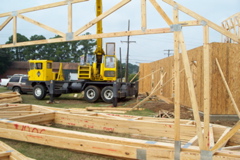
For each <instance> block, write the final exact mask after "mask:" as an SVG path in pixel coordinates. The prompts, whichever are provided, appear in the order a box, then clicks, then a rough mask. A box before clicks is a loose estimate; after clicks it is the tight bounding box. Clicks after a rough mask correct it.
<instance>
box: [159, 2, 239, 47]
mask: <svg viewBox="0 0 240 160" xmlns="http://www.w3.org/2000/svg"><path fill="white" fill-rule="evenodd" d="M163 1H164V2H166V3H168V4H169V5H171V6H173V7H174V6H175V7H177V8H178V9H179V10H181V11H182V12H184V13H186V14H188V15H189V16H191V17H193V18H195V19H197V20H198V21H205V22H206V23H207V25H208V26H209V27H211V28H212V29H214V30H216V31H218V32H219V33H221V34H223V35H225V36H227V37H229V38H231V39H232V40H234V41H236V42H238V43H240V39H239V38H238V37H237V36H236V35H234V34H232V33H231V32H228V31H227V30H225V29H224V28H222V27H221V26H219V25H217V24H215V23H213V22H212V21H210V20H208V19H206V18H204V17H202V16H200V15H199V14H197V13H195V12H193V11H191V10H190V9H188V8H186V7H184V6H182V5H180V4H179V3H177V2H175V1H173V0H163Z"/></svg>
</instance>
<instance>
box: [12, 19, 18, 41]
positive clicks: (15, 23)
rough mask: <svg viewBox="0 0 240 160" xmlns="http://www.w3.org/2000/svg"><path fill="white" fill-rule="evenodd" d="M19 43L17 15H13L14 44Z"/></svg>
mask: <svg viewBox="0 0 240 160" xmlns="http://www.w3.org/2000/svg"><path fill="white" fill-rule="evenodd" d="M16 43H17V16H13V44H16Z"/></svg>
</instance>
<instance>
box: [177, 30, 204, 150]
mask: <svg viewBox="0 0 240 160" xmlns="http://www.w3.org/2000/svg"><path fill="white" fill-rule="evenodd" d="M179 41H180V46H181V50H182V59H183V65H184V69H185V74H186V78H187V84H188V90H189V96H190V99H191V104H192V108H193V115H194V120H195V121H196V130H197V135H198V143H199V147H200V149H203V135H202V131H201V130H202V128H201V123H200V117H199V110H198V103H197V98H196V93H195V90H194V83H193V78H192V73H191V70H190V63H189V59H188V55H187V50H186V46H185V43H184V38H183V33H182V32H179Z"/></svg>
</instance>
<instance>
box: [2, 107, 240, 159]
mask: <svg viewBox="0 0 240 160" xmlns="http://www.w3.org/2000/svg"><path fill="white" fill-rule="evenodd" d="M23 111H28V113H29V114H27V115H22V114H21V112H23ZM36 112H38V113H36ZM3 115H4V116H5V117H8V118H4V119H0V132H1V134H0V135H1V137H3V138H8V139H14V140H20V141H26V142H31V143H37V144H42V145H48V146H53V147H60V148H65V149H73V150H77V151H83V152H91V153H96V154H104V155H108V156H113V157H121V158H129V159H141V160H144V159H148V160H151V159H163V158H165V159H173V158H174V152H175V149H174V148H175V147H174V143H173V142H174V132H175V129H174V119H166V118H160V119H159V118H151V117H137V116H131V115H119V114H103V113H92V112H86V111H81V110H79V109H60V108H51V107H44V106H38V105H28V104H19V105H16V104H3V105H1V106H0V117H2V116H3ZM53 122H54V123H56V124H62V125H66V126H75V127H83V128H89V129H95V130H102V131H107V132H116V133H127V134H129V133H130V134H139V135H141V136H146V137H149V136H152V137H158V139H159V140H158V141H150V140H149V141H148V140H139V139H130V138H120V137H113V136H105V135H97V134H90V133H84V132H78V131H70V130H64V129H58V128H52V127H46V126H42V124H49V123H53ZM129 122H131V123H129ZM201 125H202V126H201V128H202V129H203V128H204V126H203V123H202V124H201ZM133 126H134V127H133ZM195 128H196V123H195V122H194V121H189V120H180V140H181V141H182V143H183V145H182V148H181V153H180V156H181V158H182V159H189V158H190V159H198V158H199V156H200V154H201V153H200V149H199V147H198V144H197V139H198V136H197V135H196V130H195ZM153 130H154V132H152V131H153ZM233 130H234V131H233ZM233 130H232V129H231V128H227V127H224V126H219V125H211V132H210V133H211V134H210V135H211V137H212V138H211V141H212V142H211V143H212V144H214V143H215V142H216V143H218V142H219V141H223V137H225V135H228V134H229V133H230V132H237V134H235V135H234V136H231V138H230V139H229V140H228V141H224V142H225V143H224V144H223V145H221V147H224V148H223V150H217V151H216V154H215V155H213V158H214V159H219V160H224V159H228V160H229V159H236V158H240V153H239V151H236V149H237V147H239V144H240V137H239V135H240V131H235V129H233ZM9 133H11V134H9ZM213 137H214V138H213ZM226 143H229V144H231V143H232V144H234V145H232V146H231V147H225V145H226ZM0 148H1V147H0Z"/></svg>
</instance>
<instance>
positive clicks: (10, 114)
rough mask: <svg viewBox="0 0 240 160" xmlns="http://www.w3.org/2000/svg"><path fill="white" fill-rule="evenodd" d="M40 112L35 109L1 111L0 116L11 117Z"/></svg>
mask: <svg viewBox="0 0 240 160" xmlns="http://www.w3.org/2000/svg"><path fill="white" fill-rule="evenodd" d="M34 113H40V112H37V111H1V112H0V118H11V117H16V116H25V115H29V114H34Z"/></svg>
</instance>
